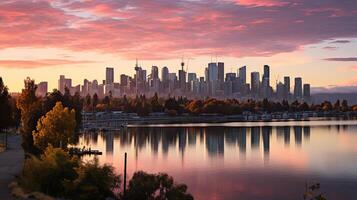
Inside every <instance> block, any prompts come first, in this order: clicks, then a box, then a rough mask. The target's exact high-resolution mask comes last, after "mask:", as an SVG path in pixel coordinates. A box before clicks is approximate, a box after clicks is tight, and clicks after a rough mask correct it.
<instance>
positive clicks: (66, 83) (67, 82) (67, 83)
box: [58, 75, 72, 94]
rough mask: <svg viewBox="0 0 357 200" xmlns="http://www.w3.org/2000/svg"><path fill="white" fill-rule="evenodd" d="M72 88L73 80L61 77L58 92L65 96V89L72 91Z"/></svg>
mask: <svg viewBox="0 0 357 200" xmlns="http://www.w3.org/2000/svg"><path fill="white" fill-rule="evenodd" d="M71 87H72V79H70V78H65V76H64V75H60V79H59V80H58V90H59V91H60V92H61V93H62V94H64V92H65V88H68V89H70V88H71Z"/></svg>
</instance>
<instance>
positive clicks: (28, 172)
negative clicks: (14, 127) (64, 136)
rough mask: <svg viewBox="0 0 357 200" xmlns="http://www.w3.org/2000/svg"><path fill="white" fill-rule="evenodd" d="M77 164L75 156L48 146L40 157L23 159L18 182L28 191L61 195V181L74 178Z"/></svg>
mask: <svg viewBox="0 0 357 200" xmlns="http://www.w3.org/2000/svg"><path fill="white" fill-rule="evenodd" d="M78 165H79V161H78V159H77V157H71V156H70V155H69V154H68V153H67V152H65V151H63V150H62V149H59V148H53V147H52V146H49V147H48V148H47V149H46V151H45V152H44V154H43V155H41V157H40V158H37V157H34V156H32V157H30V158H28V159H26V160H25V163H24V169H23V175H22V178H21V180H20V183H21V185H22V186H23V187H24V188H25V189H27V190H30V191H38V192H43V193H45V194H49V195H52V196H62V194H64V191H65V190H64V186H63V182H64V181H65V180H73V179H75V177H76V171H75V168H76V167H78Z"/></svg>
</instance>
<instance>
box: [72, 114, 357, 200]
mask: <svg viewBox="0 0 357 200" xmlns="http://www.w3.org/2000/svg"><path fill="white" fill-rule="evenodd" d="M78 146H79V147H82V146H86V147H91V148H92V149H98V150H100V151H102V152H103V155H101V156H98V158H99V161H100V162H101V163H102V164H103V163H109V164H112V165H113V166H114V167H115V169H116V172H117V173H119V174H123V169H124V166H123V159H124V153H125V152H127V153H128V176H129V177H130V176H131V175H132V174H133V172H134V171H137V170H143V171H147V172H151V173H157V172H166V173H168V174H169V175H171V176H173V177H174V179H175V181H177V182H179V183H185V184H187V186H188V191H189V192H190V193H191V194H193V196H194V197H195V199H198V200H218V199H227V200H231V199H232V200H233V199H234V200H260V199H262V200H263V199H264V200H289V199H291V200H295V199H303V197H302V195H303V193H304V191H305V184H306V182H307V183H317V182H318V183H320V184H321V190H320V191H321V192H322V193H323V194H324V195H325V196H326V197H327V199H328V200H338V199H344V200H349V199H351V200H352V199H356V198H357V197H356V196H357V121H298V122H294V121H289V122H251V123H250V122H246V123H242V122H240V123H238V122H237V123H219V124H171V125H152V126H131V127H128V128H127V129H126V130H122V131H118V132H105V133H86V134H83V135H81V136H80V139H79V143H78ZM92 158H93V157H89V156H87V157H84V159H86V160H88V159H92Z"/></svg>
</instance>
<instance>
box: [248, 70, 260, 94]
mask: <svg viewBox="0 0 357 200" xmlns="http://www.w3.org/2000/svg"><path fill="white" fill-rule="evenodd" d="M259 85H260V81H259V72H252V73H251V75H250V86H251V94H252V96H258V94H259Z"/></svg>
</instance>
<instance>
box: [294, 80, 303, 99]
mask: <svg viewBox="0 0 357 200" xmlns="http://www.w3.org/2000/svg"><path fill="white" fill-rule="evenodd" d="M294 97H295V99H301V98H302V79H301V77H296V78H295V85H294Z"/></svg>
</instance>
